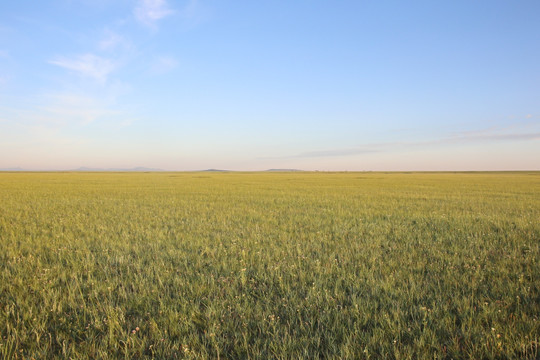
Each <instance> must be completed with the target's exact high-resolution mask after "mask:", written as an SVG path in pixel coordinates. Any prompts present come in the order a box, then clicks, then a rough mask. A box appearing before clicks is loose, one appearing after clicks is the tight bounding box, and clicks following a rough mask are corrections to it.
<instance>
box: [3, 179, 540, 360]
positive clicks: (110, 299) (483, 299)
mask: <svg viewBox="0 0 540 360" xmlns="http://www.w3.org/2000/svg"><path fill="white" fill-rule="evenodd" d="M539 220H540V173H485V174H482V173H461V174H436V173H433V174H431V173H424V174H422V173H416V174H405V173H402V174H384V173H324V174H323V173H148V174H146V173H143V174H133V173H131V174H127V173H99V174H98V173H0V335H1V339H0V354H2V355H3V358H17V359H20V358H26V359H31V358H34V359H45V358H59V359H60V358H62V359H64V358H73V359H86V358H93V359H97V358H100V359H117V358H126V359H142V358H156V359H176V358H178V359H182V358H221V359H226V358H231V359H244V358H245V359H269V358H276V359H296V358H329V359H331V358H343V359H363V358H365V359H377V358H389V359H392V358H395V359H428V358H429V359H433V358H438V359H445V358H454V359H467V358H471V359H503V358H523V359H527V358H528V359H535V358H538V357H539V356H540V352H539V349H538V342H539V341H540V321H539V317H540V264H539V262H538V260H539V254H540V221H539Z"/></svg>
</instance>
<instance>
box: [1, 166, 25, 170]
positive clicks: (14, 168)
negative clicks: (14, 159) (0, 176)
mask: <svg viewBox="0 0 540 360" xmlns="http://www.w3.org/2000/svg"><path fill="white" fill-rule="evenodd" d="M0 171H26V170H24V169H23V168H20V167H12V168H4V169H0Z"/></svg>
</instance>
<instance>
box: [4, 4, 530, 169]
mask: <svg viewBox="0 0 540 360" xmlns="http://www.w3.org/2000/svg"><path fill="white" fill-rule="evenodd" d="M538 14H540V2H538V1H536V0H533V1H519V0H516V1H374V0H373V1H360V0H356V1H332V2H331V1H317V0H310V1H307V0H298V1H223V0H221V1H217V0H187V1H180V0H178V1H173V0H49V1H30V0H20V1H3V2H2V3H1V4H0V168H11V167H21V168H25V169H33V170H45V169H59V170H62V169H73V168H78V167H81V166H86V167H100V168H131V167H136V166H145V167H153V168H161V169H166V170H197V169H206V168H221V169H232V170H265V169H268V168H296V169H305V170H525V169H527V170H540V21H538Z"/></svg>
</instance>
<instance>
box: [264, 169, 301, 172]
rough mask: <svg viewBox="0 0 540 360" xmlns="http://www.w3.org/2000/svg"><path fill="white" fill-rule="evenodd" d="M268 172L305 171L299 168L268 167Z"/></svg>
mask: <svg viewBox="0 0 540 360" xmlns="http://www.w3.org/2000/svg"><path fill="white" fill-rule="evenodd" d="M265 171H267V172H295V171H303V170H298V169H268V170H265Z"/></svg>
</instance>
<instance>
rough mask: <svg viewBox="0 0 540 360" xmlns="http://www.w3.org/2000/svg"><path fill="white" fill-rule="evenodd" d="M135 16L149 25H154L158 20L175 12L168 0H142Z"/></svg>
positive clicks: (134, 11) (136, 8) (135, 11)
mask: <svg viewBox="0 0 540 360" xmlns="http://www.w3.org/2000/svg"><path fill="white" fill-rule="evenodd" d="M133 13H134V15H135V18H136V19H137V20H138V21H139V22H141V23H143V24H145V25H148V26H153V25H154V24H155V23H156V21H158V20H160V19H163V18H164V17H167V16H169V15H171V14H173V13H174V10H172V9H170V8H169V6H168V4H167V1H166V0H140V1H139V3H138V5H137V7H135V10H133Z"/></svg>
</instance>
